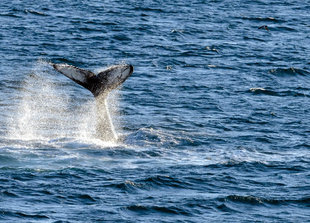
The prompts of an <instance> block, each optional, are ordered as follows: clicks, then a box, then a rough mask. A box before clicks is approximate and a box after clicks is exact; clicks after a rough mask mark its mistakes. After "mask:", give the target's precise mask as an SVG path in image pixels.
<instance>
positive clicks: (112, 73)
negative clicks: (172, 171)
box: [50, 63, 133, 141]
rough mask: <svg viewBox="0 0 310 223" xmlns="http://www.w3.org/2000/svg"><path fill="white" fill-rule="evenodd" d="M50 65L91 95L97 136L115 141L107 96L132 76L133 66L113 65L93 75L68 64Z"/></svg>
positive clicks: (115, 136)
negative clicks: (95, 110)
mask: <svg viewBox="0 0 310 223" xmlns="http://www.w3.org/2000/svg"><path fill="white" fill-rule="evenodd" d="M50 64H51V65H52V66H53V67H54V69H55V70H57V71H58V72H60V73H62V74H63V75H65V76H67V77H68V78H70V79H71V80H73V81H74V82H76V83H78V84H79V85H81V86H83V87H85V88H86V89H88V90H90V91H91V93H93V95H94V96H95V99H96V105H97V136H98V137H99V138H100V139H102V140H104V141H115V140H117V135H116V133H115V130H114V127H113V124H112V120H111V118H110V114H109V110H108V107H107V96H108V93H109V92H110V91H111V90H113V89H115V88H117V87H118V86H119V85H121V84H122V83H123V82H124V81H125V80H126V79H127V78H128V77H129V76H130V75H131V74H132V72H133V66H131V65H114V66H111V67H109V68H107V69H106V70H104V71H102V72H100V73H98V74H94V73H93V72H91V71H88V70H83V69H81V68H78V67H74V66H71V65H68V64H54V63H50Z"/></svg>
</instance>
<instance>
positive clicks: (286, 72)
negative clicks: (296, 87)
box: [269, 67, 310, 76]
mask: <svg viewBox="0 0 310 223" xmlns="http://www.w3.org/2000/svg"><path fill="white" fill-rule="evenodd" d="M269 73H271V74H273V75H276V76H296V75H302V76H306V75H309V74H310V72H308V71H306V70H304V69H299V68H294V67H290V68H275V69H271V70H269Z"/></svg>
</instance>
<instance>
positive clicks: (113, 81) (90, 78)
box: [51, 63, 133, 97]
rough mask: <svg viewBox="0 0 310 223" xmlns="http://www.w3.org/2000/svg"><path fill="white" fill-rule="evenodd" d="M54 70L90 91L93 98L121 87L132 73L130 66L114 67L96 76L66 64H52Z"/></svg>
mask: <svg viewBox="0 0 310 223" xmlns="http://www.w3.org/2000/svg"><path fill="white" fill-rule="evenodd" d="M51 65H52V66H53V67H54V69H55V70H57V71H58V72H60V73H62V74H63V75H65V76H67V77H68V78H70V79H71V80H73V81H75V82H76V83H78V84H79V85H82V86H83V87H85V88H86V89H88V90H90V91H91V93H93V95H94V96H95V97H97V96H99V95H101V94H103V93H109V92H110V91H111V90H113V89H114V88H117V87H118V86H119V85H121V84H122V83H123V82H124V81H125V80H126V79H127V78H128V77H129V76H130V75H131V74H132V72H133V66H131V65H114V66H111V67H109V68H107V69H106V70H104V71H102V72H100V73H98V74H97V75H96V74H94V73H93V72H91V71H88V70H83V69H81V68H78V67H74V66H71V65H68V64H53V63H51Z"/></svg>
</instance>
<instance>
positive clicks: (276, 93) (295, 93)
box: [248, 88, 310, 98]
mask: <svg viewBox="0 0 310 223" xmlns="http://www.w3.org/2000/svg"><path fill="white" fill-rule="evenodd" d="M248 92H251V93H254V94H257V95H270V96H278V97H287V96H291V97H307V98H308V97H310V95H309V94H306V93H304V92H298V91H293V90H286V91H274V90H269V89H265V88H250V90H249V91H248Z"/></svg>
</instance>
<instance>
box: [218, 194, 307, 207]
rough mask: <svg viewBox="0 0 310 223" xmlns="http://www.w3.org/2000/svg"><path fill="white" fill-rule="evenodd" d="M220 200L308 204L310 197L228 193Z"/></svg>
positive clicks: (260, 203) (251, 202) (272, 203)
mask: <svg viewBox="0 0 310 223" xmlns="http://www.w3.org/2000/svg"><path fill="white" fill-rule="evenodd" d="M218 200H219V201H221V202H227V201H231V202H236V203H243V204H250V205H264V204H270V205H284V204H306V205H309V203H310V197H301V198H299V199H285V198H284V199H273V198H262V197H256V196H251V195H249V196H242V195H228V196H226V197H224V198H219V199H218Z"/></svg>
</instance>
